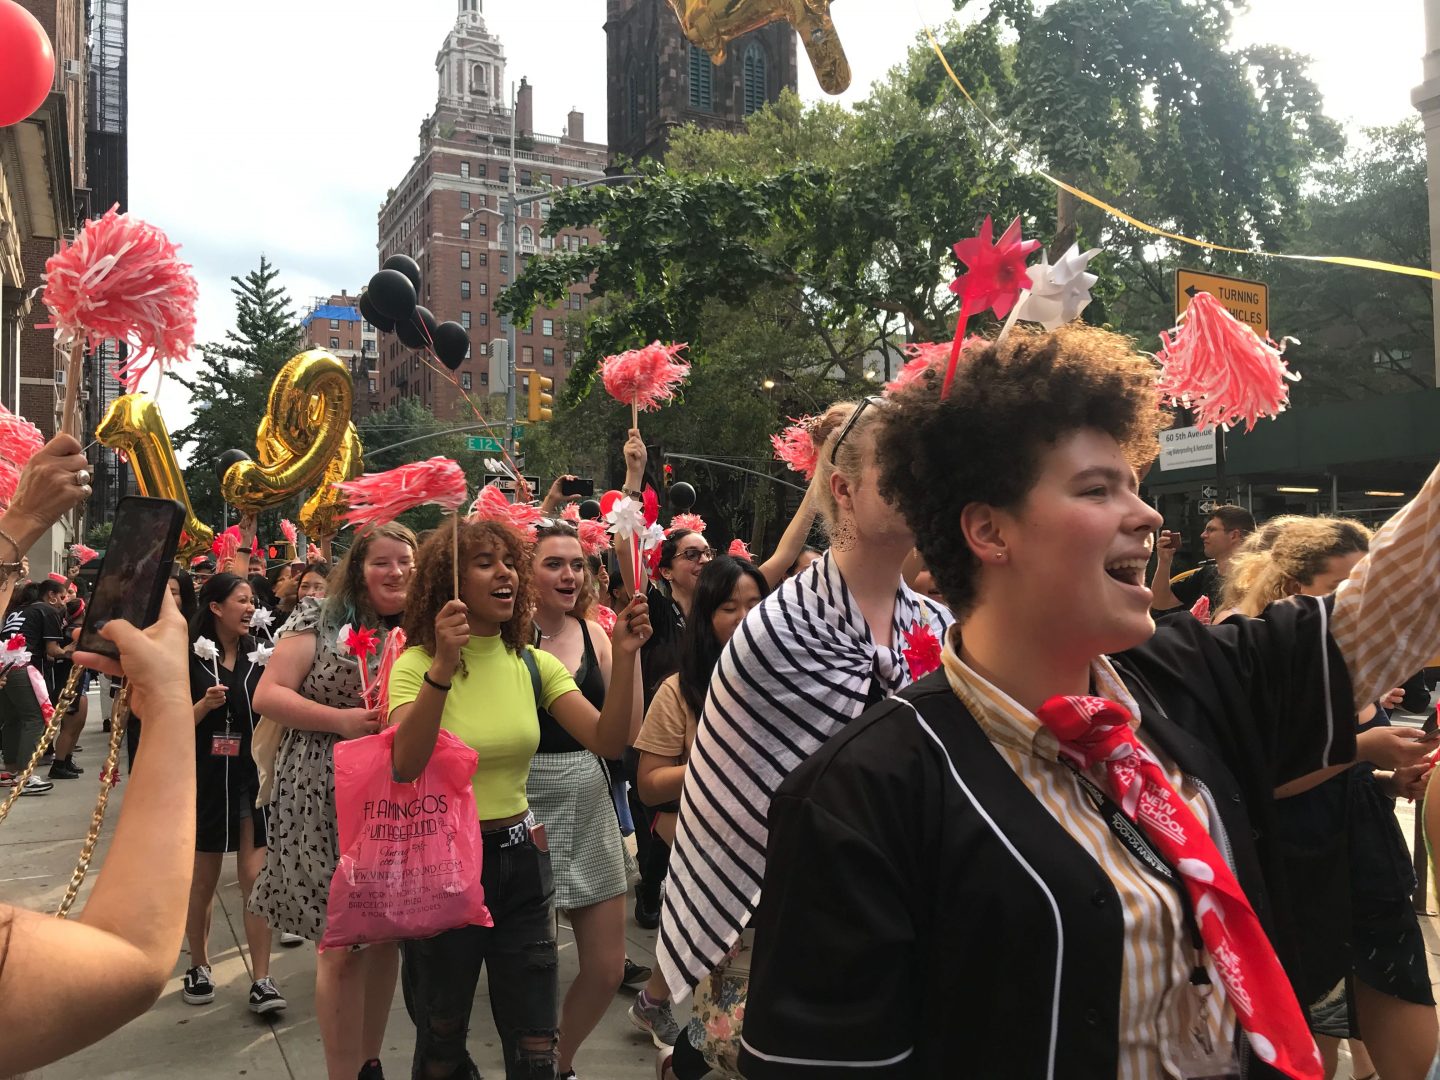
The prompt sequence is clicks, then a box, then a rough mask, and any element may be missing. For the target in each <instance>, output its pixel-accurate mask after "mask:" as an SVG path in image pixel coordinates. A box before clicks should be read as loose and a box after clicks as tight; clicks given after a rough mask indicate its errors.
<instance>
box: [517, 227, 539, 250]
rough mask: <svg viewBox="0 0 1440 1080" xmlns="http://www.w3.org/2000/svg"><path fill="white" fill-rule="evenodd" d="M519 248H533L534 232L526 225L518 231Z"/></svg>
mask: <svg viewBox="0 0 1440 1080" xmlns="http://www.w3.org/2000/svg"><path fill="white" fill-rule="evenodd" d="M520 246H521V247H534V246H535V230H534V229H532V228H530V226H529V225H526V226H525V227H524V228H523V229H521V230H520Z"/></svg>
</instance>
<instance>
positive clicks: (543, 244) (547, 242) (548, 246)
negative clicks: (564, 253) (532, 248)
mask: <svg viewBox="0 0 1440 1080" xmlns="http://www.w3.org/2000/svg"><path fill="white" fill-rule="evenodd" d="M540 250H541V251H554V250H555V241H554V239H553V238H551V237H549V236H542V237H540Z"/></svg>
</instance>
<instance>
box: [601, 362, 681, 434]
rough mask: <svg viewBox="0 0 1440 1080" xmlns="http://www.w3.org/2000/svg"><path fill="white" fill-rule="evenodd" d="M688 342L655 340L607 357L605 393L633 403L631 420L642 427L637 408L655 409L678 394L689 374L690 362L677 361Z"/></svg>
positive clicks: (633, 424)
mask: <svg viewBox="0 0 1440 1080" xmlns="http://www.w3.org/2000/svg"><path fill="white" fill-rule="evenodd" d="M687 348H689V346H688V345H661V344H660V342H658V341H656V342H653V343H651V344H649V345H646V346H645V347H644V348H643V349H631V350H630V351H629V352H623V353H620V354H619V355H618V356H607V357H606V358H605V360H604V362H603V363H602V364H601V365H600V379H601V381H602V382H604V384H605V392H606V393H607V394H609V395H610V396H611V397H613V398H614V399H615V400H616V401H618V402H620V404H622V405H629V406H630V423H631V426H632V427H639V426H640V422H639V418H638V416H637V415H636V414H637V412H638V411H640V410H644V411H646V412H654V411H655V410H657V409H659V408H660V406H661V405H664V404H665V403H666V402H667V401H669V400H670V399H671V398H673V397H674V396H675V392H676V391H677V390H679V389H680V384H681V383H683V382H684V381H685V380H686V378H687V377H688V376H689V375H690V365H689V364H687V363H685V362H684V361H683V360H677V359H676V357H677V356H679V355H680V353H681V352H682V351H683V350H685V349H687Z"/></svg>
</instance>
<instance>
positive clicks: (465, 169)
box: [460, 161, 470, 180]
mask: <svg viewBox="0 0 1440 1080" xmlns="http://www.w3.org/2000/svg"><path fill="white" fill-rule="evenodd" d="M460 179H461V180H469V179H470V163H469V162H468V161H462V162H461V163H460Z"/></svg>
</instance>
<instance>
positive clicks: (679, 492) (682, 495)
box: [665, 480, 696, 514]
mask: <svg viewBox="0 0 1440 1080" xmlns="http://www.w3.org/2000/svg"><path fill="white" fill-rule="evenodd" d="M695 499H696V495H695V489H694V488H693V487H691V486H690V485H689V484H687V483H685V481H684V480H681V481H680V482H679V483H678V484H671V485H670V490H669V492H667V493H666V496H665V501H666V502H668V503H669V504H670V509H671V510H674V511H675V512H676V513H680V514H683V513H684V512H685V511H687V510H689V509H690V508H691V507H692V506H694V505H695Z"/></svg>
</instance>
